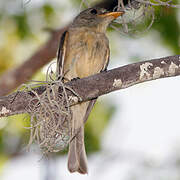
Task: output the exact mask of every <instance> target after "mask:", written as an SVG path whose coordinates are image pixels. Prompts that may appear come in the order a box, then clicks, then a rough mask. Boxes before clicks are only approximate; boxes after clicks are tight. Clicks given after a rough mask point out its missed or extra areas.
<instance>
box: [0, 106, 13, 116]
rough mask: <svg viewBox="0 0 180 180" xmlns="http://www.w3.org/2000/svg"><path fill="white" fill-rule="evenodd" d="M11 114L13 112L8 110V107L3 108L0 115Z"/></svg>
mask: <svg viewBox="0 0 180 180" xmlns="http://www.w3.org/2000/svg"><path fill="white" fill-rule="evenodd" d="M10 112H11V110H9V109H6V107H4V106H3V107H2V109H1V111H0V115H5V114H8V113H10Z"/></svg>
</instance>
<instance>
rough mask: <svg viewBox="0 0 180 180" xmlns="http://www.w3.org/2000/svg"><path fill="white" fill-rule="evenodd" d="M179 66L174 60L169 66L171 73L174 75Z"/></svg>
mask: <svg viewBox="0 0 180 180" xmlns="http://www.w3.org/2000/svg"><path fill="white" fill-rule="evenodd" d="M177 68H178V66H177V65H176V64H174V63H173V62H171V64H170V66H169V70H168V72H169V74H170V75H174V74H175V72H176V69H177Z"/></svg>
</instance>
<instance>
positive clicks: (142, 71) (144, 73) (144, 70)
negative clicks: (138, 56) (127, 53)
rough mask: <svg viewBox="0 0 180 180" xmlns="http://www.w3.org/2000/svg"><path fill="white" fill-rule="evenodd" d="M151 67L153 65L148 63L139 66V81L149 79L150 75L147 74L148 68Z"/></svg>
mask: <svg viewBox="0 0 180 180" xmlns="http://www.w3.org/2000/svg"><path fill="white" fill-rule="evenodd" d="M151 66H153V64H152V63H149V62H146V63H144V64H141V65H140V77H139V79H140V80H144V79H150V78H151V74H150V73H149V72H148V68H150V67H151Z"/></svg>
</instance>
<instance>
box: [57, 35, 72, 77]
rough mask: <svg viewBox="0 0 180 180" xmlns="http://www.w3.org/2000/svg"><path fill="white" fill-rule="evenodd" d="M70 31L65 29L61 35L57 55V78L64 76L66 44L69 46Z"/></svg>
mask: <svg viewBox="0 0 180 180" xmlns="http://www.w3.org/2000/svg"><path fill="white" fill-rule="evenodd" d="M68 35H69V33H68V31H64V33H63V34H62V36H61V39H60V44H59V49H58V56H57V67H56V79H57V80H58V79H59V78H60V77H62V76H63V67H64V59H65V55H66V46H67V39H68Z"/></svg>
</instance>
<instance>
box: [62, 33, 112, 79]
mask: <svg viewBox="0 0 180 180" xmlns="http://www.w3.org/2000/svg"><path fill="white" fill-rule="evenodd" d="M107 52H109V42H108V39H107V37H106V36H105V34H103V33H96V32H93V31H90V30H79V31H78V30H77V31H74V30H73V31H72V32H71V31H70V32H69V38H68V43H67V53H66V56H65V62H64V72H65V77H67V78H68V79H72V78H76V77H80V78H82V77H87V76H90V75H93V74H96V73H98V72H100V71H101V70H102V69H103V67H104V66H105V64H106V63H107V62H106V61H107V58H106V56H107Z"/></svg>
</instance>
